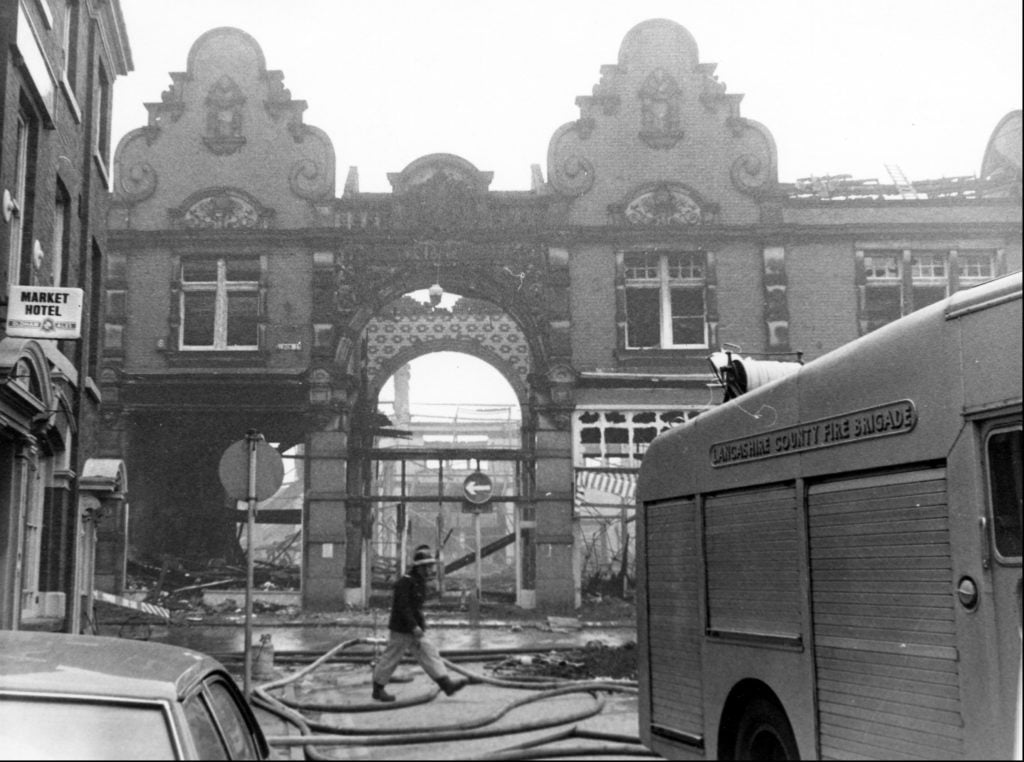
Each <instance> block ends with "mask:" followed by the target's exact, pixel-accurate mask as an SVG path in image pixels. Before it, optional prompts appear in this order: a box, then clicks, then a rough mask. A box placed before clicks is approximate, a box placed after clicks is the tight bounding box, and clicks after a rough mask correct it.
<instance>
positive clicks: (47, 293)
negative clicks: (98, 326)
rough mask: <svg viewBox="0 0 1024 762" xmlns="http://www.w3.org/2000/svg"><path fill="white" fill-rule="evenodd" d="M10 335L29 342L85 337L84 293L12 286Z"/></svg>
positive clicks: (71, 290) (76, 289) (9, 319)
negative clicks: (29, 340)
mask: <svg viewBox="0 0 1024 762" xmlns="http://www.w3.org/2000/svg"><path fill="white" fill-rule="evenodd" d="M10 289H11V290H10V299H9V300H8V302H7V335H8V336H18V337H20V338H26V339H78V338H81V336H82V289H80V288H45V287H42V286H11V287H10Z"/></svg>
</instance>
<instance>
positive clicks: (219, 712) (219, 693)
mask: <svg viewBox="0 0 1024 762" xmlns="http://www.w3.org/2000/svg"><path fill="white" fill-rule="evenodd" d="M207 689H208V690H209V698H210V703H211V705H212V706H213V714H214V716H215V717H216V718H217V722H218V724H219V725H220V729H221V731H222V732H223V733H224V737H225V739H226V740H227V744H228V750H229V751H230V753H231V758H232V759H257V757H258V756H259V755H258V754H257V753H256V748H255V746H254V745H253V742H252V736H251V735H250V734H249V727H248V726H247V725H246V723H245V718H244V717H243V716H242V713H241V712H240V711H239V708H238V705H237V704H236V703H235V699H234V698H233V697H232V694H231V692H230V691H229V690H228V687H227V686H226V685H225V684H224V683H222V682H220V681H217V682H213V683H210V684H209V685H208V686H207Z"/></svg>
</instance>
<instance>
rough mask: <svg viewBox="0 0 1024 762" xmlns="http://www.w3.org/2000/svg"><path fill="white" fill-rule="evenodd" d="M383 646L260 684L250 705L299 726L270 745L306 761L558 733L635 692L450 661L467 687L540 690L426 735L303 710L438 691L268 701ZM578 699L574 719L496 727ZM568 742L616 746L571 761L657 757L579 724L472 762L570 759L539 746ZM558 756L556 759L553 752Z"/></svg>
mask: <svg viewBox="0 0 1024 762" xmlns="http://www.w3.org/2000/svg"><path fill="white" fill-rule="evenodd" d="M383 642H384V641H383V640H382V639H380V638H355V639H352V640H347V641H344V642H342V643H340V644H338V645H337V646H335V647H333V648H331V649H330V650H329V651H327V652H326V653H325V654H323V655H322V656H320V657H319V658H318V659H316V660H315V661H313V662H312V663H310V664H309V665H307V666H305V667H303V668H302V669H300V670H298V671H297V672H295V673H294V674H292V675H289V676H287V677H284V678H280V679H278V680H273V681H271V682H268V683H263V684H262V685H259V686H256V687H254V689H253V696H252V700H253V703H254V704H255V705H257V706H259V707H260V708H262V709H264V710H266V711H269V712H271V713H273V714H275V715H276V716H278V717H280V718H281V719H283V720H285V721H287V722H289V723H290V724H292V725H294V726H295V727H296V728H298V730H299V731H300V733H301V735H297V736H296V735H284V736H270V737H268V739H267V740H268V742H269V743H270V744H271V745H272V746H282V747H294V746H303V747H305V754H306V756H307V757H308V758H312V759H326V758H327V757H324V756H322V755H321V754H319V752H318V751H317V747H322V746H339V745H344V746H350V747H351V746H360V747H366V746H396V745H412V744H428V743H443V742H451V741H460V740H470V739H477V738H487V737H494V736H502V735H513V734H518V733H523V732H528V731H533V730H542V729H545V728H550V727H555V726H559V725H565V724H568V723H574V722H578V721H581V720H585V719H587V718H589V717H592V716H594V715H596V714H599V713H600V712H601V711H602V710H603V709H604V706H605V699H604V696H603V695H602V694H604V693H614V692H618V693H634V694H635V693H636V691H637V686H636V683H635V682H633V681H613V680H567V679H564V678H555V679H552V680H539V679H536V678H533V679H530V680H524V681H519V680H505V679H499V678H492V677H488V676H485V675H481V674H477V673H474V672H471V671H470V670H467V669H465V668H463V667H460V666H458V665H457V664H454V663H453V662H452V661H450V660H448V659H445V660H444V661H445V664H446V665H447V666H448V668H449V669H451V670H452V671H454V672H457V673H459V674H461V675H463V676H465V677H467V678H468V679H469V681H470V684H488V685H492V686H495V687H501V688H512V689H519V690H530V691H535V693H534V694H533V695H530V696H526V697H523V698H519V699H515V700H513V701H510V702H508V703H507V704H505V705H503V706H501V707H498V708H497V709H495V710H494V711H492V712H490V713H488V714H487V715H485V716H483V717H476V718H474V719H472V720H466V721H462V722H458V723H453V724H451V725H448V726H445V727H441V728H438V729H435V730H430V731H422V730H419V729H415V728H412V729H408V730H401V729H397V730H396V728H394V727H393V726H388V727H360V728H351V727H339V726H334V725H330V724H326V723H322V722H314V721H311V720H309V719H308V718H307V717H305V716H304V715H303V714H301V711H299V710H306V711H316V712H325V713H347V712H360V711H370V710H373V711H381V710H391V709H398V708H403V707H409V706H413V705H416V704H420V703H425V702H427V701H430V700H432V699H433V698H434V697H435V696H436V695H437V690H436V688H435V689H434V690H432V691H430V692H428V693H426V694H424V695H421V696H419V697H417V698H414V699H411V700H406V701H399V702H395V703H393V704H387V705H382V704H380V703H376V702H374V703H368V704H355V705H352V704H329V703H328V704H325V703H310V702H300V701H294V700H286V699H282V698H279V697H276V696H273V695H271V693H270V691H274V690H277V689H280V688H284V687H285V686H286V685H290V684H293V683H297V682H298V681H300V680H302V679H304V678H305V677H307V676H308V675H310V674H311V673H312V672H313V671H315V670H316V669H317V668H319V667H320V666H322V665H323V664H325V663H326V662H328V661H329V660H330V659H331V658H332V657H334V656H335V655H336V654H338V653H340V652H342V651H346V650H348V649H351V648H353V647H355V646H358V645H381V644H383ZM495 655H496V656H500V655H501V652H496V653H495ZM573 693H589V694H591V695H592V696H593V698H594V701H593V702H592V703H591V704H590V705H588V706H586V707H583V708H580V709H578V710H574V711H572V712H570V713H566V714H562V715H560V716H552V715H550V714H547V715H545V716H544V717H542V718H538V719H535V720H529V721H521V722H518V723H515V724H512V725H505V726H502V727H500V728H495V727H491V726H493V725H494V723H496V722H497V721H498V720H500V719H501V718H502V717H504V716H506V715H507V714H508V713H509V712H511V711H512V710H514V709H516V708H519V707H522V706H525V705H527V704H530V703H534V702H537V701H544V700H547V699H550V698H555V697H558V696H564V695H567V694H573ZM570 738H579V739H588V740H600V741H605V742H613V743H612V745H607V744H606V745H605V746H602V747H594V746H581V747H578V748H577V747H573V749H574V753H573V754H572V755H576V756H578V755H581V754H616V755H629V756H654V755H652V754H651V752H649V751H647V749H646V748H645V747H643V746H641V745H640V742H639V739H636V738H633V737H630V736H617V735H611V734H602V733H594V732H592V731H584V730H581V729H580V728H579V727H578V726H575V725H573V726H571V727H570V728H568V729H563V730H561V731H559V732H558V733H556V734H554V735H551V736H548V737H545V738H544V739H538V740H537V741H534V742H532V743H527V744H520V745H518V746H514V747H510V748H508V749H505V750H502V751H501V752H497V754H498V755H499V756H486V755H485V756H484V757H481V756H479V755H476V756H474V757H473V758H476V759H480V758H486V759H530V758H532V757H536V756H538V755H544V756H551V755H552V754H554V755H555V756H571V755H570V754H568V753H567V750H566V749H565V748H564V747H560V748H556V749H545V750H541V749H539V748H538V744H543V743H551V742H553V741H556V740H566V739H570ZM556 752H557V753H556Z"/></svg>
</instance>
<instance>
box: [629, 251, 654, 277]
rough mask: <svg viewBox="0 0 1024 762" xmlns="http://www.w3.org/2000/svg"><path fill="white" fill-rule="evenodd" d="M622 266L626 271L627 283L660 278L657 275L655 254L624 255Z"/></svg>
mask: <svg viewBox="0 0 1024 762" xmlns="http://www.w3.org/2000/svg"><path fill="white" fill-rule="evenodd" d="M623 264H624V265H625V269H626V280H627V281H638V280H646V281H655V282H657V281H658V280H659V279H660V278H659V275H658V255H657V254H646V253H644V254H626V255H625V256H624V257H623Z"/></svg>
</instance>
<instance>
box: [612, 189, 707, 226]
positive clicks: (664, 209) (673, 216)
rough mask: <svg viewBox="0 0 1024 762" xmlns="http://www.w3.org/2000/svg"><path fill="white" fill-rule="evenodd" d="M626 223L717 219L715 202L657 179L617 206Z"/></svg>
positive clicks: (674, 223)
mask: <svg viewBox="0 0 1024 762" xmlns="http://www.w3.org/2000/svg"><path fill="white" fill-rule="evenodd" d="M611 211H612V212H613V213H615V212H616V211H619V212H620V213H621V215H622V218H623V221H624V222H626V223H628V224H630V225H646V226H688V225H702V224H706V223H709V222H715V221H717V216H718V205H717V204H708V203H705V202H703V201H702V200H701V199H700V197H699V196H697V194H696V193H695V192H693V191H691V190H689V189H688V188H686V187H685V186H682V185H677V184H669V183H661V184H659V185H656V186H654V187H649V188H647V189H645V190H643V191H642V192H640V193H638V194H636V195H634V196H633V198H632V199H631V200H629V201H627V202H626V203H625V204H623V205H622V206H621V207H619V208H618V210H617V209H616V208H615V207H612V209H611Z"/></svg>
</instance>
